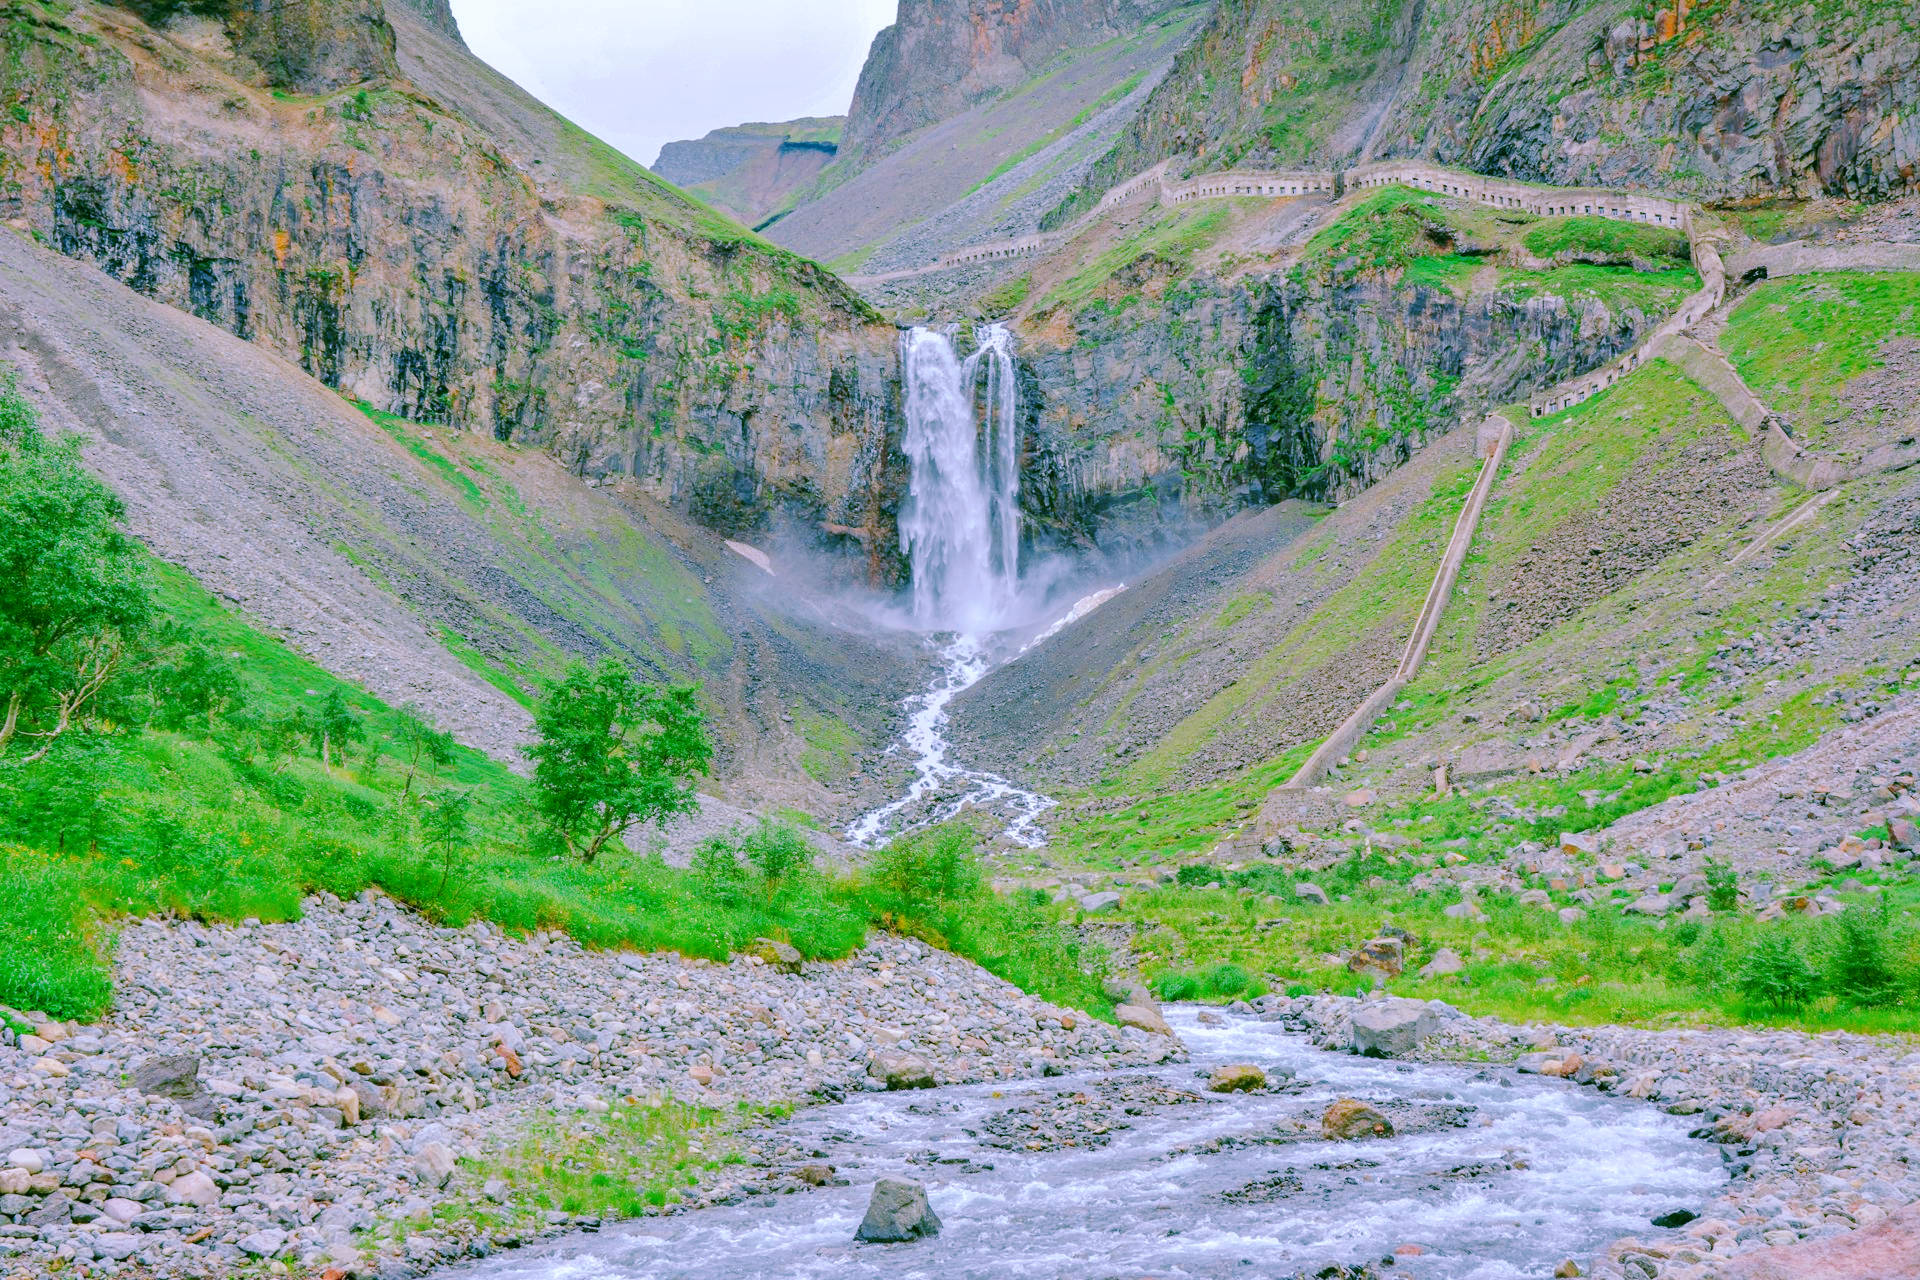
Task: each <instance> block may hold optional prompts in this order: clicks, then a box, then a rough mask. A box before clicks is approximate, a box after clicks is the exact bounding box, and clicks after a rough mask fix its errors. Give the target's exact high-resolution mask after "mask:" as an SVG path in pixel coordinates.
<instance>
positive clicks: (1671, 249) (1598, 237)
mask: <svg viewBox="0 0 1920 1280" xmlns="http://www.w3.org/2000/svg"><path fill="white" fill-rule="evenodd" d="M1523 243H1524V244H1525V245H1526V246H1527V252H1529V253H1531V254H1533V255H1534V256H1535V257H1537V258H1551V257H1553V256H1554V255H1556V254H1560V253H1568V254H1574V255H1578V256H1581V257H1588V258H1599V259H1604V260H1606V261H1608V262H1612V263H1628V262H1631V261H1632V260H1634V259H1636V258H1637V259H1639V260H1640V261H1642V262H1647V263H1670V264H1672V265H1673V266H1678V267H1690V266H1692V265H1693V251H1692V247H1691V246H1690V245H1689V244H1688V243H1687V235H1686V233H1685V232H1684V231H1682V230H1680V229H1679V228H1678V227H1656V226H1653V225H1652V224H1650V223H1644V222H1625V221H1622V220H1620V219H1618V218H1592V217H1577V216H1576V217H1565V218H1543V219H1541V221H1540V222H1539V223H1538V224H1537V225H1536V226H1534V227H1532V228H1530V229H1529V230H1528V231H1527V234H1526V237H1525V239H1524V241H1523Z"/></svg>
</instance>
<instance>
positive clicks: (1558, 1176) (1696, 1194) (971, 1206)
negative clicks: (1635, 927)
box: [450, 325, 1725, 1280]
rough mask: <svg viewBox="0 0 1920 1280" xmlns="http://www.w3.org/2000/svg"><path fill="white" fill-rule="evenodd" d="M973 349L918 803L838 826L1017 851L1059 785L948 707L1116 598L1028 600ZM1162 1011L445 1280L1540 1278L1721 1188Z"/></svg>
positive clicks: (916, 406) (921, 574) (912, 353)
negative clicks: (1117, 1034) (1258, 1085)
mask: <svg viewBox="0 0 1920 1280" xmlns="http://www.w3.org/2000/svg"><path fill="white" fill-rule="evenodd" d="M976 339H977V347H976V350H975V351H974V353H973V354H972V355H971V356H969V357H967V358H966V359H964V360H963V359H960V358H959V356H958V355H957V353H956V352H955V350H954V345H953V340H952V334H951V333H950V332H940V331H935V330H932V329H915V330H913V331H912V332H911V333H909V334H907V335H906V336H905V337H904V338H903V340H902V353H901V354H902V357H903V361H904V364H905V369H906V382H907V424H906V426H907V432H906V448H907V452H908V453H909V455H910V457H911V460H912V464H913V475H912V491H911V499H910V502H909V503H908V505H907V506H906V507H905V509H904V510H903V511H902V513H901V516H900V527H901V537H902V542H903V544H904V546H905V549H906V551H907V553H908V556H909V557H910V559H911V561H912V566H913V600H912V624H911V625H912V626H913V628H914V629H915V630H917V631H919V632H921V633H923V634H924V635H926V636H927V637H928V643H929V644H931V645H933V646H935V647H936V649H937V651H938V654H939V658H940V667H939V674H938V675H937V677H936V678H935V680H934V681H933V684H932V686H931V687H930V688H929V689H927V690H926V691H925V692H924V693H921V694H919V695H917V696H915V697H913V698H910V699H909V700H908V712H909V721H910V724H909V727H908V729H907V731H906V733H905V735H904V738H903V741H902V744H901V747H900V748H897V749H901V750H904V751H905V752H906V753H907V754H908V755H909V756H910V758H911V759H912V762H913V765H914V772H915V777H914V779H913V781H912V783H911V785H910V786H909V787H908V790H907V794H906V795H904V796H902V797H901V798H899V799H898V800H895V801H894V802H893V803H891V804H888V805H886V806H884V807H882V808H880V809H876V810H874V811H873V812H871V813H869V814H867V815H865V816H864V817H862V818H861V819H860V820H859V821H858V822H856V823H854V824H853V826H852V828H851V829H850V831H849V833H848V834H849V837H850V839H851V840H852V841H853V842H855V843H857V844H860V845H865V846H868V847H874V846H877V845H880V844H883V843H884V842H885V841H886V840H888V839H889V838H891V837H892V836H895V835H898V834H900V833H901V832H903V831H908V830H912V829H914V828H917V827H921V826H924V825H926V824H928V823H932V822H937V821H941V820H943V819H946V818H949V817H952V816H953V815H955V814H957V813H958V812H959V811H960V810H961V809H963V808H967V807H973V808H975V809H978V810H982V811H984V812H986V813H989V814H991V815H992V816H993V817H995V818H996V819H997V820H998V821H999V822H1001V823H1002V824H1003V826H1004V831H1005V837H1006V838H1007V839H1009V840H1011V841H1015V842H1018V843H1021V844H1025V845H1029V846H1037V845H1040V844H1042V843H1044V841H1045V833H1044V832H1043V831H1042V830H1041V828H1040V825H1039V821H1038V819H1039V817H1040V815H1041V814H1042V813H1043V812H1044V811H1045V810H1046V809H1047V808H1048V807H1049V806H1050V805H1051V804H1052V803H1053V802H1052V801H1050V800H1048V799H1047V798H1046V797H1044V796H1040V795H1036V794H1034V793H1033V792H1030V791H1025V790H1022V789H1021V788H1019V787H1017V786H1015V785H1014V784H1012V783H1011V782H1009V781H1007V780H1006V779H1005V778H1002V777H1000V776H999V775H997V774H993V773H988V772H984V771H982V770H978V769H971V768H967V767H965V766H963V765H960V764H957V763H955V762H954V761H952V760H951V759H949V748H948V743H947V740H946V726H947V707H948V705H949V703H950V702H951V701H952V699H953V698H954V697H955V696H956V695H957V694H959V693H960V692H961V691H962V690H964V689H966V688H967V687H969V686H970V685H972V684H974V683H975V682H977V681H978V680H979V679H980V678H981V677H982V676H984V675H985V674H986V673H987V672H988V671H989V670H991V669H992V667H993V665H994V663H995V661H996V659H997V658H1003V657H1005V656H1007V655H1009V654H1013V653H1016V652H1017V651H1018V647H1019V646H1018V641H1019V640H1020V639H1022V638H1025V639H1026V642H1027V644H1028V645H1031V644H1033V643H1037V642H1038V641H1039V640H1041V639H1044V638H1045V637H1046V636H1047V635H1050V634H1052V633H1053V631H1056V630H1058V629H1059V628H1060V627H1061V626H1064V625H1067V624H1068V623H1069V622H1071V621H1072V620H1073V619H1074V618H1077V617H1079V616H1081V615H1082V614H1083V613H1085V612H1086V611H1088V610H1090V609H1091V608H1093V607H1096V606H1097V605H1098V604H1099V602H1100V601H1101V600H1103V599H1105V598H1106V597H1107V596H1108V595H1110V594H1112V590H1115V589H1117V588H1112V589H1109V590H1108V591H1106V592H1102V593H1097V594H1096V595H1093V596H1089V597H1087V599H1085V600H1082V601H1081V602H1080V603H1079V604H1077V605H1075V606H1074V608H1073V609H1072V610H1071V611H1069V612H1067V613H1066V614H1065V615H1064V616H1061V617H1058V618H1055V619H1054V620H1053V622H1052V625H1051V626H1049V627H1045V628H1044V629H1042V628H1041V625H1040V624H1041V623H1042V622H1043V621H1045V619H1046V617H1047V614H1046V613H1045V612H1043V611H1042V610H1041V609H1039V608H1036V607H1035V599H1034V597H1037V596H1038V595H1040V594H1041V593H1039V592H1037V591H1035V590H1034V589H1033V584H1032V583H1031V582H1029V584H1028V589H1027V591H1026V593H1025V598H1023V593H1022V590H1021V568H1022V566H1021V563H1020V559H1021V557H1020V542H1021V538H1020V515H1019V496H1020V488H1019V486H1020V481H1019V473H1018V462H1019V450H1018V430H1019V400H1018V396H1017V393H1016V388H1015V377H1014V373H1015V370H1014V363H1013V358H1012V335H1011V334H1009V333H1008V332H1007V331H1006V330H1005V329H1004V328H1000V327H998V326H993V325H988V326H983V327H982V328H981V329H979V330H978V331H977V333H976ZM1029 574H1030V576H1031V577H1033V578H1038V577H1041V576H1043V575H1040V574H1035V573H1033V572H1032V569H1031V567H1029ZM1033 632H1037V634H1031V635H1030V634H1029V633H1033ZM780 981H786V980H785V979H780ZM788 990H790V989H788ZM769 998H773V997H769ZM781 998H784V997H781ZM1166 1013H1167V1016H1168V1019H1169V1021H1170V1022H1171V1024H1172V1026H1173V1028H1174V1030H1175V1031H1176V1032H1177V1033H1178V1035H1179V1037H1180V1043H1181V1044H1182V1045H1183V1046H1184V1048H1185V1050H1186V1052H1187V1054H1188V1055H1190V1056H1189V1057H1188V1058H1187V1059H1186V1060H1184V1061H1182V1060H1180V1059H1179V1058H1178V1057H1174V1058H1172V1059H1171V1060H1162V1061H1160V1062H1159V1063H1158V1065H1152V1066H1137V1067H1133V1068H1130V1069H1127V1070H1124V1071H1118V1072H1116V1071H1112V1070H1097V1071H1091V1072H1085V1073H1072V1074H1068V1075H1065V1076H1059V1077H1057V1078H1047V1077H1045V1076H1037V1077H1036V1078H1032V1079H1025V1080H994V1081H990V1082H988V1083H983V1084H976V1085H959V1086H950V1087H947V1088H943V1089H940V1090H937V1091H935V1092H932V1093H899V1092H880V1091H871V1092H860V1091H858V1090H857V1089H856V1090H854V1091H853V1093H852V1096H850V1097H848V1098H847V1099H846V1100H845V1101H842V1102H838V1103H836V1104H833V1105H824V1106H816V1107H805V1108H801V1109H800V1110H799V1111H798V1112H797V1113H796V1114H795V1115H794V1116H793V1117H792V1118H791V1119H790V1120H788V1121H786V1122H784V1123H783V1124H782V1125H781V1129H780V1132H781V1136H782V1138H783V1140H784V1142H785V1147H784V1150H785V1151H786V1152H787V1153H788V1154H789V1155H791V1156H792V1157H793V1158H794V1159H809V1160H812V1161H814V1162H815V1164H814V1165H813V1166H812V1167H813V1168H816V1169H818V1168H822V1167H824V1168H826V1169H827V1170H828V1172H829V1175H830V1179H831V1180H830V1183H829V1185H826V1186H818V1187H817V1189H814V1190H810V1191H808V1192H806V1193H805V1194H794V1195H753V1194H746V1193H742V1194H740V1195H737V1196H735V1197H733V1198H731V1199H729V1200H727V1201H725V1202H723V1203H722V1204H720V1205H717V1206H714V1207H710V1208H704V1209H701V1210H700V1211H698V1212H692V1213H679V1214H674V1215H672V1216H666V1217H657V1218H654V1217H650V1218H646V1219H642V1220H639V1221H636V1222H633V1223H628V1224H621V1225H620V1226H618V1227H612V1228H610V1229H608V1230H604V1231H597V1232H592V1233H574V1234H571V1235H566V1236H562V1237H560V1238H557V1239H554V1240H551V1241H548V1242H545V1243H541V1244H537V1245H535V1246H534V1247H532V1248H530V1249H527V1250H524V1251H522V1252H517V1253H513V1254H507V1255H499V1256H496V1257H493V1258H489V1259H487V1260H485V1261H481V1262H475V1263H472V1264H469V1265H467V1266H465V1267H463V1268H461V1269H460V1270H459V1271H458V1272H456V1274H455V1276H454V1277H452V1278H450V1280H1114V1278H1116V1277H1154V1278H1156V1280H1243V1278H1245V1277H1269V1278H1271V1280H1283V1278H1285V1280H1293V1278H1294V1277H1304V1276H1308V1275H1318V1276H1332V1275H1339V1276H1342V1277H1347V1278H1348V1280H1362V1278H1363V1277H1364V1278H1365V1280H1387V1278H1388V1277H1390V1276H1391V1277H1402V1278H1403V1280H1540V1278H1541V1277H1544V1276H1546V1275H1548V1274H1550V1273H1551V1271H1552V1268H1553V1266H1554V1264H1555V1263H1556V1262H1557V1261H1558V1260H1559V1259H1562V1258H1568V1257H1575V1256H1583V1255H1585V1254H1588V1253H1591V1251H1593V1250H1595V1249H1597V1248H1600V1247H1602V1246H1603V1245H1604V1244H1605V1242H1606V1241H1607V1240H1609V1239H1614V1238H1617V1237H1619V1236H1621V1235H1623V1234H1626V1233H1631V1232H1636V1231H1643V1230H1645V1229H1646V1225H1647V1223H1648V1222H1649V1220H1650V1219H1652V1218H1653V1217H1655V1216H1656V1215H1660V1214H1666V1213H1669V1212H1671V1211H1672V1210H1673V1209H1674V1208H1675V1207H1676V1206H1685V1205H1691V1204H1698V1203H1699V1202H1700V1201H1701V1200H1702V1199H1704V1198H1706V1197H1707V1196H1709V1195H1711V1194H1712V1192H1713V1189H1714V1188H1715V1187H1716V1186H1718V1185H1722V1184H1723V1183H1724V1179H1725V1174H1724V1172H1722V1170H1721V1168H1720V1162H1719V1157H1718V1154H1717V1152H1716V1150H1715V1149H1714V1148H1712V1147H1710V1146H1709V1145H1708V1144H1706V1143H1703V1142H1697V1141H1693V1140H1692V1139H1691V1138H1690V1137H1689V1135H1688V1132H1687V1130H1688V1127H1689V1122H1688V1121H1687V1120H1685V1119H1684V1118H1682V1117H1680V1116H1674V1115H1668V1114H1666V1113H1664V1112H1661V1111H1659V1110H1656V1109H1654V1108H1652V1107H1648V1106H1644V1105H1642V1104H1639V1103H1636V1102H1633V1101H1631V1100H1629V1099H1625V1098H1617V1097H1606V1096H1603V1095H1601V1094H1598V1093H1596V1092H1594V1091H1591V1090H1586V1089H1582V1088H1580V1087H1579V1086H1577V1085H1575V1084H1574V1083H1573V1082H1572V1081H1568V1080H1549V1079H1547V1078H1545V1077H1528V1076H1517V1075H1516V1074H1515V1073H1513V1072H1512V1070H1511V1069H1510V1068H1506V1067H1504V1066H1494V1065H1493V1064H1487V1063H1458V1064H1444V1063H1443V1064H1422V1063H1410V1062H1400V1061H1376V1060H1372V1059H1367V1058H1359V1057H1353V1056H1349V1055H1346V1054H1335V1053H1327V1052H1324V1051H1322V1050H1320V1049H1317V1048H1315V1047H1314V1046H1313V1045H1312V1044H1311V1043H1310V1042H1309V1041H1308V1040H1307V1039H1306V1038H1305V1037H1303V1036H1300V1035H1298V1034H1293V1033H1290V1032H1289V1031H1287V1030H1286V1029H1285V1028H1284V1027H1283V1026H1281V1025H1280V1024H1278V1023H1274V1022H1266V1021H1262V1020H1259V1019H1257V1018H1255V1017H1251V1016H1247V1014H1246V1012H1245V1011H1244V1010H1243V1011H1242V1012H1240V1013H1228V1014H1225V1015H1224V1016H1215V1015H1212V1014H1206V1013H1202V1012H1200V1011H1199V1010H1196V1009H1192V1008H1182V1007H1177V1006H1171V1005H1170V1006H1168V1008H1167V1010H1166ZM831 1025H832V1024H831V1021H830V1020H829V1022H828V1026H829V1027H831ZM812 1029H813V1030H818V1031H819V1032H820V1034H821V1035H822V1036H823V1037H824V1036H827V1035H828V1034H829V1031H828V1029H827V1028H826V1027H820V1028H812ZM840 1030H843V1031H846V1032H847V1036H848V1039H849V1040H852V1041H853V1044H854V1046H855V1049H856V1050H858V1049H859V1047H860V1041H859V1040H857V1039H854V1038H853V1036H852V1034H851V1030H850V1029H847V1028H841V1029H840ZM861 1031H862V1033H863V1034H871V1032H870V1030H869V1029H868V1028H865V1027H863V1028H861ZM1133 1034H1135V1035H1138V1034H1139V1033H1137V1032H1136V1033H1133ZM954 1043H956V1044H958V1043H959V1041H958V1040H955V1042H954ZM769 1044H771V1042H769ZM910 1044H911V1042H910V1041H909V1042H903V1044H902V1047H903V1048H905V1047H909V1046H910ZM789 1051H791V1050H789ZM836 1060H838V1059H836ZM1228 1063H1254V1064H1257V1065H1259V1066H1260V1067H1261V1068H1262V1069H1263V1070H1264V1071H1265V1072H1266V1074H1267V1077H1268V1078H1269V1079H1271V1080H1274V1081H1276V1082H1278V1087H1276V1088H1274V1089H1271V1090H1261V1091H1255V1092H1252V1093H1229V1094H1221V1093H1212V1092H1208V1091H1207V1090H1206V1089H1205V1088H1204V1087H1203V1086H1202V1085H1201V1084H1200V1083H1199V1079H1203V1078H1205V1077H1206V1076H1207V1074H1208V1073H1209V1072H1210V1071H1212V1070H1214V1069H1215V1068H1217V1067H1220V1066H1222V1065H1224V1064H1228ZM856 1070H857V1068H856ZM1053 1070H1054V1071H1056V1072H1057V1071H1058V1070H1059V1068H1058V1067H1055V1068H1053ZM1197 1077H1198V1078H1197ZM871 1087H872V1088H873V1089H875V1090H877V1089H878V1084H877V1082H873V1084H872V1085H871ZM1347 1098H1359V1099H1364V1100H1368V1101H1370V1102H1372V1103H1374V1104H1376V1105H1378V1106H1380V1107H1382V1108H1385V1109H1386V1110H1387V1111H1388V1112H1389V1113H1390V1114H1391V1118H1392V1123H1393V1126H1394V1128H1395V1132H1394V1134H1393V1135H1391V1136H1390V1137H1387V1138H1384V1139H1379V1140H1370V1141H1360V1142H1347V1141H1341V1140H1337V1139H1334V1138H1330V1137H1328V1136H1327V1135H1325V1134H1324V1133H1323V1132H1322V1129H1321V1116H1322V1115H1323V1114H1324V1113H1325V1112H1326V1110H1327V1108H1328V1107H1329V1106H1331V1105H1332V1104H1334V1103H1335V1102H1336V1100H1339V1099H1347ZM695 1150H696V1151H697V1150H698V1148H697V1147H696V1148H695ZM770 1172H771V1171H770ZM881 1178H904V1179H908V1180H911V1181H915V1182H922V1183H924V1184H925V1185H926V1190H927V1193H928V1195H929V1197H930V1199H931V1200H932V1201H933V1203H934V1205H935V1207H936V1211H937V1212H938V1214H939V1217H940V1219H941V1220H942V1222H943V1224H944V1225H943V1226H942V1228H941V1230H940V1232H939V1234H938V1235H937V1236H935V1237H933V1238H931V1239H924V1240H918V1241H915V1242H913V1243H909V1244H898V1245H866V1244H856V1243H854V1233H855V1228H856V1226H857V1225H858V1224H859V1223H860V1221H861V1217H862V1214H863V1212H864V1210H865V1206H866V1204H867V1199H868V1197H869V1195H870V1194H871V1193H872V1191H873V1188H874V1184H875V1182H876V1180H878V1179H881ZM760 1189H762V1187H760V1186H754V1185H750V1186H749V1187H748V1191H755V1190H760ZM1330 1264H1331V1265H1330Z"/></svg>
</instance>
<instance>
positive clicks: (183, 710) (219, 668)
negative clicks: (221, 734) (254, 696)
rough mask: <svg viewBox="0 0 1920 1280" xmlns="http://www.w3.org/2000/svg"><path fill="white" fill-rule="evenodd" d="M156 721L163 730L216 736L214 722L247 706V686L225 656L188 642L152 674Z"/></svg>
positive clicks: (150, 675) (200, 644)
mask: <svg viewBox="0 0 1920 1280" xmlns="http://www.w3.org/2000/svg"><path fill="white" fill-rule="evenodd" d="M148 679H149V684H150V687H151V690H152V696H153V705H154V718H155V719H156V720H157V721H158V722H159V723H160V725H161V727H163V728H167V729H183V728H186V727H187V726H189V725H192V726H194V727H196V728H201V729H204V731H205V732H206V733H207V735H208V736H211V735H212V733H213V726H214V722H215V721H216V720H217V719H219V718H220V717H221V716H224V715H230V714H231V713H232V712H234V711H237V710H239V709H240V708H241V707H243V706H245V705H246V686H245V685H244V684H243V683H242V682H241V679H240V673H239V672H238V671H236V670H235V669H234V667H233V664H232V663H230V662H228V661H227V659H226V657H225V656H224V655H222V654H220V653H217V652H215V651H214V650H212V649H210V648H208V647H207V646H206V645H204V644H202V643H200V642H199V641H197V640H188V641H187V642H185V643H184V644H182V645H181V646H180V647H179V648H178V649H177V650H175V651H174V652H173V653H171V654H169V655H167V656H166V657H165V658H163V659H161V660H160V661H159V662H157V663H155V664H154V666H153V669H152V671H151V672H150V674H149V677H148Z"/></svg>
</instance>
